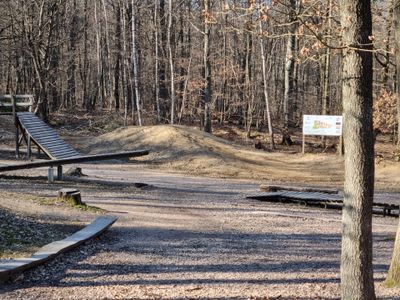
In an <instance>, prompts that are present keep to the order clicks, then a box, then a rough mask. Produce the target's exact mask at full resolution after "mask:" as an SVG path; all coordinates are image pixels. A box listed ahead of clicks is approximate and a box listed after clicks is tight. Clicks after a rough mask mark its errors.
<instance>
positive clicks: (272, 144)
mask: <svg viewBox="0 0 400 300" xmlns="http://www.w3.org/2000/svg"><path fill="white" fill-rule="evenodd" d="M259 27H260V49H261V63H262V76H263V92H264V101H265V111H266V112H265V113H266V115H267V122H268V133H269V144H270V147H271V149H275V142H274V129H273V128H272V119H271V110H270V105H269V97H268V90H267V72H266V59H265V50H264V41H263V28H262V21H261V18H260V21H259Z"/></svg>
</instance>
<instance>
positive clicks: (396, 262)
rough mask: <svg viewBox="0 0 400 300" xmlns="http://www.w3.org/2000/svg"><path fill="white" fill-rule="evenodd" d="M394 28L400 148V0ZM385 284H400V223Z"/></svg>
mask: <svg viewBox="0 0 400 300" xmlns="http://www.w3.org/2000/svg"><path fill="white" fill-rule="evenodd" d="M393 9H394V11H393V12H394V14H393V16H394V29H395V35H396V36H395V40H396V73H397V74H396V76H397V78H396V81H397V84H396V93H397V118H398V129H397V130H398V131H397V134H398V136H397V149H400V85H399V84H400V0H393ZM385 284H386V285H387V286H389V287H394V286H400V223H399V226H398V228H397V235H396V241H395V244H394V249H393V255H392V262H391V264H390V269H389V272H388V277H387V279H386V281H385Z"/></svg>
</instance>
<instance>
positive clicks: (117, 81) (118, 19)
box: [114, 1, 123, 112]
mask: <svg viewBox="0 0 400 300" xmlns="http://www.w3.org/2000/svg"><path fill="white" fill-rule="evenodd" d="M115 16H116V29H115V31H116V37H117V38H116V47H117V49H116V52H117V54H116V62H115V70H114V99H115V111H117V112H118V111H119V109H120V76H121V65H122V57H123V56H122V55H123V53H122V52H123V49H122V25H121V23H122V22H121V3H120V2H119V1H118V2H117V4H116V8H115Z"/></svg>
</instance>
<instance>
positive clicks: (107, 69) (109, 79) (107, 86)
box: [102, 0, 114, 111]
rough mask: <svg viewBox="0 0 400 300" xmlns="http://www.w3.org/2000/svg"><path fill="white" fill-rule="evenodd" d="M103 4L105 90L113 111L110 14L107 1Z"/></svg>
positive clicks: (110, 108)
mask: <svg viewBox="0 0 400 300" xmlns="http://www.w3.org/2000/svg"><path fill="white" fill-rule="evenodd" d="M102 5H103V17H104V23H105V29H104V31H105V35H104V37H105V43H106V52H107V53H106V55H105V58H106V60H105V72H104V73H105V76H104V77H105V78H104V85H105V90H106V95H105V96H106V97H105V98H106V100H107V99H108V101H109V110H110V111H111V110H112V108H113V102H114V101H113V99H112V93H111V89H112V86H113V82H112V80H113V77H112V76H111V56H110V39H109V36H108V16H107V8H106V2H105V0H102Z"/></svg>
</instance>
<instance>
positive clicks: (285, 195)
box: [247, 190, 400, 217]
mask: <svg viewBox="0 0 400 300" xmlns="http://www.w3.org/2000/svg"><path fill="white" fill-rule="evenodd" d="M247 198H249V199H256V200H260V201H269V202H278V203H279V202H280V203H296V204H300V205H304V206H307V205H309V206H318V207H323V208H336V209H341V208H342V206H343V195H340V194H328V193H318V192H298V191H283V190H282V191H279V192H266V193H260V194H257V195H250V196H248V197H247ZM399 210H400V205H399V203H397V202H394V201H393V202H392V201H389V200H381V199H374V203H373V212H374V213H375V214H380V215H383V216H396V217H398V216H399Z"/></svg>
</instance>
